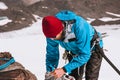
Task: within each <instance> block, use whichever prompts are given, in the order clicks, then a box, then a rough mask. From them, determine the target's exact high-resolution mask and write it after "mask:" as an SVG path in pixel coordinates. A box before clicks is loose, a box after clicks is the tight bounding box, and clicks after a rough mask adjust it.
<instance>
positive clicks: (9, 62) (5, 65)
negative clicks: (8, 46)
mask: <svg viewBox="0 0 120 80" xmlns="http://www.w3.org/2000/svg"><path fill="white" fill-rule="evenodd" d="M1 60H2V58H1ZM3 60H6V58H5V59H4V58H3ZM7 60H8V59H7ZM14 62H15V60H14V58H11V59H10V60H9V61H8V62H6V63H5V64H2V65H0V70H2V69H4V68H6V67H8V66H9V65H10V64H12V63H14Z"/></svg>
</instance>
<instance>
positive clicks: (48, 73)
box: [45, 72, 55, 80]
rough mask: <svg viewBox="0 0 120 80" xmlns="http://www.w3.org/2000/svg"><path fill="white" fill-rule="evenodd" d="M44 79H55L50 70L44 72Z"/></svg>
mask: <svg viewBox="0 0 120 80" xmlns="http://www.w3.org/2000/svg"><path fill="white" fill-rule="evenodd" d="M45 80H55V77H54V76H53V75H52V74H51V73H50V72H46V73H45Z"/></svg>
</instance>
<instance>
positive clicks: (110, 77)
mask: <svg viewBox="0 0 120 80" xmlns="http://www.w3.org/2000/svg"><path fill="white" fill-rule="evenodd" d="M0 9H7V7H6V6H5V5H4V4H3V3H1V2H0ZM107 13H108V12H107ZM109 14H112V13H110V12H109ZM118 16H119V15H118ZM108 19H110V18H102V20H105V21H106V20H108ZM117 19H119V18H117ZM93 20H94V19H92V21H93ZM114 20H115V19H114ZM7 22H9V19H7V20H5V21H0V25H3V23H4V24H6V23H7ZM90 22H91V21H90ZM95 28H96V29H97V30H98V31H100V32H102V33H104V32H106V33H107V35H109V36H108V37H106V38H104V39H103V40H104V49H106V50H108V51H105V54H106V56H107V57H108V58H109V59H110V60H111V61H112V62H113V63H114V64H115V65H116V67H117V68H118V69H120V51H119V46H120V35H119V34H120V25H103V26H99V27H95ZM45 49H46V42H45V37H44V35H43V33H42V29H41V19H39V20H38V21H37V22H36V23H34V24H33V25H32V26H30V27H27V28H24V29H21V30H16V31H11V32H5V33H0V52H3V51H9V52H10V53H12V55H13V56H14V57H15V59H16V61H18V62H20V63H21V64H23V65H24V66H25V68H26V69H28V70H30V71H31V72H33V73H34V74H35V75H36V76H37V78H38V80H44V73H45V53H46V51H45ZM63 52H64V49H62V48H61V47H60V53H61V55H60V57H61V56H62V53H63ZM64 64H65V63H64V62H63V60H62V58H60V64H59V67H62V66H63V65H64ZM99 80H120V76H119V75H118V74H117V73H116V72H115V71H114V70H113V69H112V68H111V66H110V65H109V64H108V63H107V62H106V61H105V60H104V59H103V63H102V66H101V70H100V76H99Z"/></svg>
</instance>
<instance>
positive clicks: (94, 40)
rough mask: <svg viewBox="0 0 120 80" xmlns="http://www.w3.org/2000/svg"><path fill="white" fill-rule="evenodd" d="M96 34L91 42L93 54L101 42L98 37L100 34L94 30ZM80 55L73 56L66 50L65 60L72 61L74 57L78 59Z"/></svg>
mask: <svg viewBox="0 0 120 80" xmlns="http://www.w3.org/2000/svg"><path fill="white" fill-rule="evenodd" d="M94 31H95V33H94V35H93V38H92V40H91V42H90V44H91V49H90V50H91V53H92V52H94V51H95V46H96V45H99V41H100V37H99V36H98V33H97V31H96V29H94ZM78 55H79V54H73V53H72V52H71V51H68V50H65V52H64V54H63V59H64V60H71V59H72V58H74V57H77V56H78Z"/></svg>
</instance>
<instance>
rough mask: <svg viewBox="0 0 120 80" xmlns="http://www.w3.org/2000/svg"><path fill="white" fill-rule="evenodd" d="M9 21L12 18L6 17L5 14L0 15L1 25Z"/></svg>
mask: <svg viewBox="0 0 120 80" xmlns="http://www.w3.org/2000/svg"><path fill="white" fill-rule="evenodd" d="M9 22H12V20H10V19H8V18H7V17H6V16H4V17H0V26H3V25H5V24H7V23H9Z"/></svg>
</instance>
